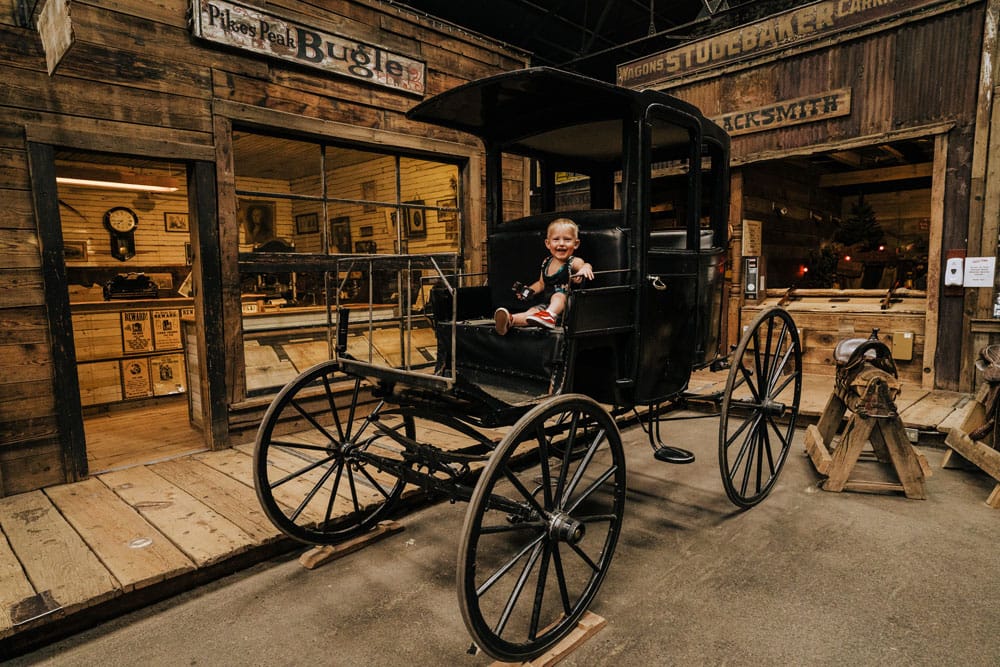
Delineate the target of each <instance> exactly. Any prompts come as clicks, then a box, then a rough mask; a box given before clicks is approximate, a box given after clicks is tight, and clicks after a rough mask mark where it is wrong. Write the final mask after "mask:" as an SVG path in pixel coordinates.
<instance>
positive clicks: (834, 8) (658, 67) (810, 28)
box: [618, 0, 943, 88]
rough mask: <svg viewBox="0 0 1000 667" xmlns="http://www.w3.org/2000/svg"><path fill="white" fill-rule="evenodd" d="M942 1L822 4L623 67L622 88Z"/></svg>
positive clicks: (839, 1) (824, 1)
mask: <svg viewBox="0 0 1000 667" xmlns="http://www.w3.org/2000/svg"><path fill="white" fill-rule="evenodd" d="M942 2H943V0H822V1H821V2H816V3H813V4H810V5H806V6H804V7H800V8H797V9H793V10H790V11H787V12H783V13H781V14H776V15H774V16H771V17H768V18H766V19H764V20H762V21H757V22H756V23H750V24H747V25H744V26H741V27H739V28H735V29H733V30H729V31H727V32H723V33H719V34H718V35H712V36H711V37H706V38H704V39H699V40H695V41H691V42H687V43H686V44H684V45H682V46H678V47H676V48H673V49H669V50H667V51H662V52H661V53H658V54H656V55H652V56H647V57H645V58H639V59H638V60H633V61H631V62H627V63H624V64H621V65H619V66H618V85H620V86H625V87H628V88H639V87H644V86H649V85H651V84H656V83H660V82H663V81H668V80H671V79H680V78H682V77H685V76H687V75H689V74H693V73H695V72H700V71H702V70H709V69H713V70H718V69H719V68H722V67H724V66H726V65H728V64H731V63H734V62H737V61H740V60H749V59H752V58H755V57H758V56H763V55H765V54H768V53H772V52H775V51H779V50H783V49H788V48H792V47H796V46H799V45H800V44H805V43H807V42H811V41H817V40H819V39H820V38H821V37H828V36H829V35H832V34H835V33H838V32H842V31H846V30H851V29H855V28H859V27H861V26H865V25H868V24H871V23H874V22H877V21H885V20H887V19H890V18H895V17H898V16H902V15H904V14H910V13H913V11H914V10H917V9H920V8H923V7H927V6H930V5H935V4H941V3H942Z"/></svg>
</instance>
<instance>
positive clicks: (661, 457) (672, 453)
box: [653, 445, 694, 463]
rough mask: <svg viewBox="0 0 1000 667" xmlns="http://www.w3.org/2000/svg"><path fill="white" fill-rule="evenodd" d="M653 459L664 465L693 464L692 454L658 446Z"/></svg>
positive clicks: (674, 448) (677, 448)
mask: <svg viewBox="0 0 1000 667" xmlns="http://www.w3.org/2000/svg"><path fill="white" fill-rule="evenodd" d="M653 458H654V459H656V460H657V461H663V462H664V463H694V453H693V452H689V451H688V450H686V449H681V448H680V447H671V446H670V445H660V446H659V447H657V448H656V450H655V451H654V452H653Z"/></svg>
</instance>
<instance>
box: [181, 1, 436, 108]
mask: <svg viewBox="0 0 1000 667" xmlns="http://www.w3.org/2000/svg"><path fill="white" fill-rule="evenodd" d="M191 4H192V11H191V13H192V16H193V22H192V23H193V25H192V32H193V34H194V35H195V36H196V37H200V38H202V39H205V40H208V41H211V42H216V43H218V44H224V45H226V46H232V47H236V48H239V49H245V50H247V51H252V52H254V53H257V54H260V55H263V56H268V57H271V58H280V59H282V60H287V61H291V62H295V63H298V64H300V65H305V66H307V67H314V68H317V69H321V70H325V71H327V72H331V73H333V74H338V75H340V76H347V77H351V78H354V79H361V80H363V81H368V82H369V83H373V84H375V85H379V86H385V87H386V88H394V89H396V90H402V91H406V92H408V93H415V94H417V95H423V94H424V87H425V83H426V79H425V77H426V65H425V64H424V63H423V62H421V61H419V60H415V59H413V58H409V57H407V56H404V55H400V54H398V53H393V52H391V51H389V50H387V49H384V48H382V47H381V46H376V45H373V44H366V43H364V42H360V41H358V40H354V39H351V38H349V37H343V36H341V35H335V34H333V33H328V32H323V31H322V30H317V29H316V28H313V27H309V26H305V25H302V24H300V23H297V22H295V21H292V20H290V19H284V18H281V17H279V16H275V15H274V14H269V13H267V12H262V11H260V10H259V9H255V8H253V7H245V6H243V5H240V4H237V3H235V2H229V1H228V0H192V3H191Z"/></svg>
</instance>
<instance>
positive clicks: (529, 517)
mask: <svg viewBox="0 0 1000 667" xmlns="http://www.w3.org/2000/svg"><path fill="white" fill-rule="evenodd" d="M624 503H625V458H624V454H623V451H622V444H621V436H620V434H619V432H618V427H617V426H616V425H615V422H614V420H613V419H612V418H611V416H610V415H609V414H608V413H607V412H606V411H605V410H604V409H603V408H602V407H601V406H600V405H598V404H597V403H596V402H594V401H593V400H592V399H590V398H588V397H586V396H582V395H572V394H571V395H565V396H557V397H555V398H552V399H549V400H547V401H546V402H545V403H542V404H540V405H538V406H536V407H535V408H533V409H532V410H530V411H529V412H528V413H526V414H525V415H524V416H523V417H521V419H520V420H518V422H517V423H516V424H515V425H514V427H513V428H512V429H511V430H510V432H509V433H508V434H507V436H506V437H505V438H504V439H503V441H501V443H500V445H499V446H498V447H497V449H496V450H495V451H494V452H493V454H492V455H491V457H490V460H489V462H488V463H487V465H486V467H485V468H484V470H483V472H482V475H481V477H480V478H479V482H478V483H477V484H476V488H475V491H474V492H473V494H472V498H471V500H470V502H469V508H468V511H467V513H466V515H465V525H464V527H463V530H462V539H461V544H460V545H459V553H458V599H459V605H460V607H461V610H462V617H463V618H464V620H465V624H466V627H467V628H468V629H469V633H470V634H471V635H472V638H473V640H474V641H475V643H476V644H477V645H478V646H479V647H480V648H481V649H483V650H484V651H485V652H486V653H488V654H489V655H491V656H493V657H494V658H496V659H498V660H504V661H510V662H515V661H522V660H527V659H530V658H533V657H535V656H538V655H540V654H541V653H543V652H544V651H545V650H546V649H548V648H549V647H550V646H552V645H553V644H555V643H556V642H557V641H559V640H560V639H562V638H563V637H564V636H565V635H566V634H567V633H569V632H570V631H571V630H572V629H573V628H574V627H575V626H576V623H577V621H578V620H579V619H580V617H581V616H582V615H583V614H584V612H585V611H586V610H587V607H588V605H589V604H590V601H591V600H592V599H593V597H594V595H595V594H596V593H597V590H598V588H600V585H601V582H602V581H603V579H604V576H605V574H606V573H607V571H608V567H609V565H610V564H611V557H612V555H613V554H614V550H615V544H616V543H617V541H618V535H619V532H620V530H621V524H622V515H623V509H624Z"/></svg>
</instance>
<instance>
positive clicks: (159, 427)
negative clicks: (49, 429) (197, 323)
mask: <svg viewBox="0 0 1000 667" xmlns="http://www.w3.org/2000/svg"><path fill="white" fill-rule="evenodd" d="M55 157H56V183H57V187H58V200H59V212H60V221H61V226H62V237H63V246H64V257H65V264H66V277H67V285H66V288H67V291H68V293H69V303H70V311H71V317H72V323H73V343H74V347H75V352H76V362H77V375H78V378H79V390H80V403H81V406H82V410H83V422H84V432H85V438H86V450H87V462H88V470H89V472H90V473H91V474H96V473H100V472H106V471H108V470H112V469H117V468H122V467H128V466H132V465H139V464H144V463H150V462H154V461H158V460H162V459H166V458H172V457H174V456H178V455H182V454H186V453H190V452H193V451H198V450H201V449H204V444H203V438H202V434H201V432H200V431H198V430H197V429H195V428H194V427H192V426H190V420H189V415H188V401H187V392H188V385H189V383H190V379H189V378H188V376H187V373H186V370H185V354H184V350H185V340H184V335H183V330H182V323H183V322H185V321H193V319H194V303H193V300H192V299H191V296H190V291H189V289H188V285H189V275H190V273H191V269H192V265H193V262H194V253H193V252H192V246H191V243H192V242H191V233H190V219H189V216H188V196H187V178H186V171H187V170H186V166H185V165H184V164H181V163H176V162H169V161H163V160H151V159H137V158H130V157H124V156H112V155H105V154H99V153H82V152H75V151H57V152H56V156H55Z"/></svg>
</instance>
